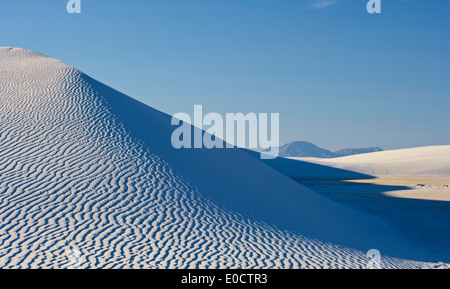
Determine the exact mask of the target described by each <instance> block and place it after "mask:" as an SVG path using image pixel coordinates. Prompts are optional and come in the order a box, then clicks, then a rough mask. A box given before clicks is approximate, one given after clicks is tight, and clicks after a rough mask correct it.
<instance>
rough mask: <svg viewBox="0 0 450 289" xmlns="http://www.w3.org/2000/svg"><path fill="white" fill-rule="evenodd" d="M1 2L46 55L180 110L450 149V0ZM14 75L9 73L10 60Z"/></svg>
mask: <svg viewBox="0 0 450 289" xmlns="http://www.w3.org/2000/svg"><path fill="white" fill-rule="evenodd" d="M381 2H382V13H381V14H378V15H373V14H368V13H367V11H366V3H367V1H366V0H336V1H333V0H324V1H313V0H304V1H300V0H145V1H138V0H129V1H119V0H110V1H106V0H95V1H94V0H82V13H81V14H79V15H73V14H68V13H67V12H66V3H67V1H65V0H40V1H30V0H1V1H0V46H15V47H22V48H26V49H30V50H35V51H38V52H41V53H44V54H46V55H49V56H51V57H55V58H58V59H61V60H63V61H64V62H66V63H68V64H70V65H72V66H74V67H76V68H78V69H80V70H82V71H83V72H85V73H87V74H88V75H90V76H92V77H93V78H95V79H97V80H99V81H101V82H104V83H105V84H107V85H109V86H112V87H113V88H115V89H118V90H120V91H122V92H124V93H125V94H128V95H130V96H131V97H134V98H136V99H138V100H140V101H142V102H144V103H146V104H148V105H150V106H152V107H155V108H157V109H159V110H162V111H164V112H166V113H169V114H174V113H176V112H189V113H191V114H192V113H193V105H194V104H203V108H204V111H205V113H206V112H219V113H223V114H224V113H226V112H244V113H246V112H257V113H259V112H268V113H270V112H278V113H280V125H281V131H280V136H281V143H286V142H289V141H294V140H307V141H311V142H314V143H316V144H317V145H319V146H322V147H325V148H328V149H340V148H344V147H366V146H380V147H382V148H385V149H395V148H405V147H414V146H422V145H437V144H450V113H449V109H450V87H449V79H450V58H449V56H450V55H449V51H450V39H449V36H450V33H449V32H450V24H449V13H450V9H449V8H450V1H448V0H381ZM0 69H1V68H0Z"/></svg>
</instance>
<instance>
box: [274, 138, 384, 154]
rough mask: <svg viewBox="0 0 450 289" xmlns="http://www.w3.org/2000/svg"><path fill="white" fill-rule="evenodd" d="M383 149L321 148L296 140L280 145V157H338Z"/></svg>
mask: <svg viewBox="0 0 450 289" xmlns="http://www.w3.org/2000/svg"><path fill="white" fill-rule="evenodd" d="M379 151H383V149H381V148H379V147H370V148H344V149H340V150H337V151H331V150H327V149H324V148H321V147H319V146H317V145H315V144H313V143H311V142H307V141H295V142H290V143H287V144H285V145H283V146H282V147H280V152H279V154H278V156H279V157H314V158H338V157H344V156H351V155H357V154H365V153H372V152H379Z"/></svg>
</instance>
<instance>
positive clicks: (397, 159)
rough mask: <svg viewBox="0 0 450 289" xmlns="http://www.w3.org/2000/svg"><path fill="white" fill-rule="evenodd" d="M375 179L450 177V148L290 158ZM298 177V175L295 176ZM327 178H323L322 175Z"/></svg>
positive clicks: (432, 147) (422, 148)
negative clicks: (331, 156)
mask: <svg viewBox="0 0 450 289" xmlns="http://www.w3.org/2000/svg"><path fill="white" fill-rule="evenodd" d="M290 159H293V160H299V161H305V162H312V163H315V164H321V165H325V166H329V167H333V168H338V169H343V170H348V171H352V172H357V173H361V174H366V175H370V176H374V177H432V178H433V177H434V178H450V146H449V145H446V146H427V147H418V148H409V149H400V150H390V151H382V152H374V153H367V154H360V155H353V156H347V157H341V158H335V159H319V158H290ZM298 177H299V178H301V176H298ZM322 177H323V178H327V176H326V175H323V176H322Z"/></svg>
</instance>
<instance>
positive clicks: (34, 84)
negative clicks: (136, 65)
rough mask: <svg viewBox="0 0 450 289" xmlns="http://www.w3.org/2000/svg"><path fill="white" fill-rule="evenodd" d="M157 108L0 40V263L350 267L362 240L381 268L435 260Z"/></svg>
mask: <svg viewBox="0 0 450 289" xmlns="http://www.w3.org/2000/svg"><path fill="white" fill-rule="evenodd" d="M170 119H171V118H170V117H169V116H168V115H166V114H163V113H161V112H158V111H156V110H154V109H152V108H150V107H148V106H146V105H144V104H142V103H139V102H137V101H135V100H133V99H131V98H129V97H127V96H126V95H123V94H121V93H119V92H117V91H115V90H113V89H111V88H109V87H107V86H105V85H103V84H101V83H99V82H97V81H95V80H94V79H92V78H90V77H88V76H87V75H85V74H83V73H81V72H80V71H78V70H76V69H74V68H72V67H70V66H68V65H66V64H64V63H62V62H60V61H58V60H55V59H52V58H49V57H46V56H43V55H41V54H38V53H35V52H31V51H27V50H23V49H17V48H0V268H65V267H67V266H68V264H69V257H70V255H67V252H68V251H69V250H71V249H76V250H79V252H80V255H79V260H78V259H77V261H79V266H80V267H81V268H341V267H343V268H361V267H364V266H365V265H366V264H367V262H368V261H369V260H368V259H367V257H366V251H367V250H369V249H372V248H376V249H379V250H380V251H381V252H382V254H383V259H382V265H383V266H384V267H386V268H415V267H421V266H424V265H426V266H429V265H430V264H425V263H423V262H418V261H439V260H432V259H433V258H434V257H433V256H430V255H429V253H428V252H426V251H422V248H421V247H418V246H416V245H415V244H412V243H410V242H408V241H406V240H405V239H403V238H402V237H401V236H400V235H399V234H398V233H396V232H395V231H394V230H393V229H392V228H391V227H389V226H388V225H386V224H385V223H384V222H382V221H380V220H379V219H376V218H374V217H371V216H369V215H366V214H363V213H360V212H357V211H354V210H350V209H347V208H345V207H343V206H341V205H338V204H337V203H334V202H332V201H330V200H328V199H327V198H325V197H322V196H320V195H318V194H316V193H314V192H313V191H311V190H309V189H307V188H305V187H303V186H302V185H300V184H298V183H296V182H294V181H292V180H290V179H288V178H287V177H285V176H283V175H282V174H279V173H278V172H276V171H275V170H273V169H271V168H269V167H267V166H265V165H264V164H262V163H261V162H260V161H259V160H257V159H254V158H253V157H251V156H250V155H248V154H246V153H245V152H242V151H240V150H217V149H216V150H206V149H196V150H175V149H173V148H172V146H171V145H170V135H171V133H172V131H173V127H172V126H171V125H170ZM393 257H395V258H393ZM397 257H401V258H403V259H399V258H397ZM412 260H416V261H412ZM431 265H433V264H431Z"/></svg>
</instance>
